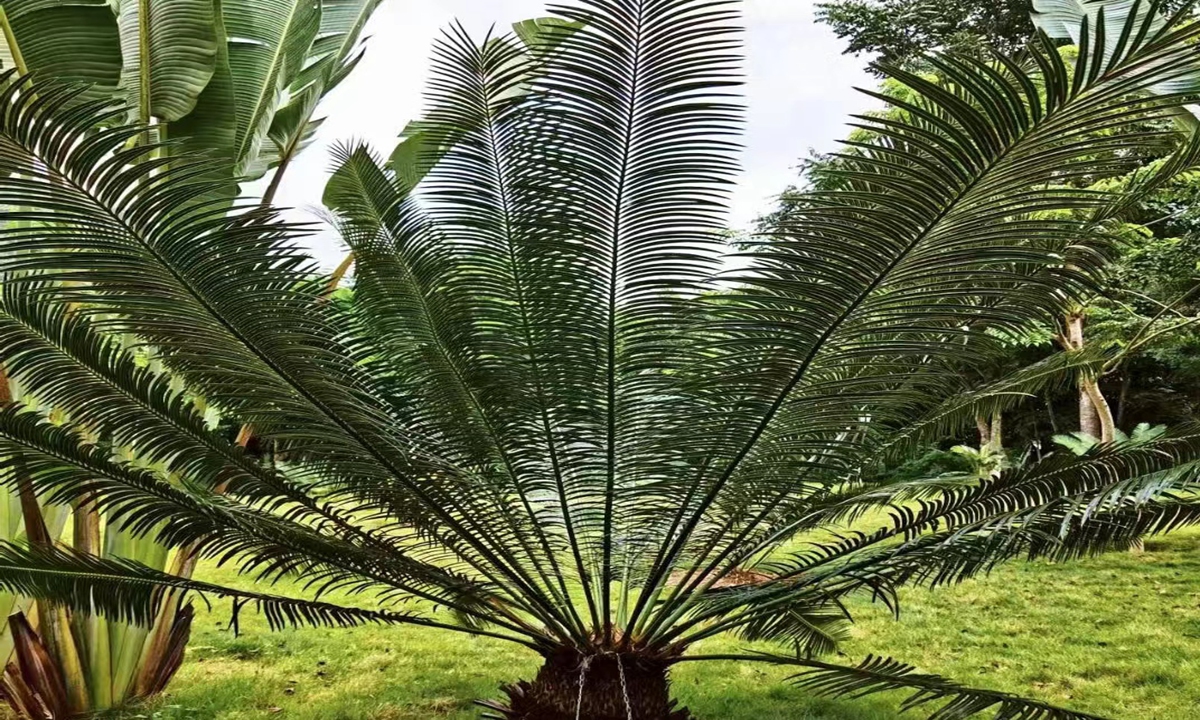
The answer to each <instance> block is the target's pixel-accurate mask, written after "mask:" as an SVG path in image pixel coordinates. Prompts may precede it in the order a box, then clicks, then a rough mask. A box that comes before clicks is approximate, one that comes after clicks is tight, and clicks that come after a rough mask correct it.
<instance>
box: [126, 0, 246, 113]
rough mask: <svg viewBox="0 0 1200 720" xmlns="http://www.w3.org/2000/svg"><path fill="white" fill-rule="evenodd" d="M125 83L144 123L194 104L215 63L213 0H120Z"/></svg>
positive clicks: (127, 91)
mask: <svg viewBox="0 0 1200 720" xmlns="http://www.w3.org/2000/svg"><path fill="white" fill-rule="evenodd" d="M116 10H117V20H118V23H119V28H120V34H121V54H122V60H123V68H122V71H121V87H122V90H123V91H124V93H125V95H126V97H127V98H128V102H129V105H130V107H131V108H135V109H136V110H137V117H139V118H140V119H141V120H142V122H146V121H148V120H149V119H150V118H156V119H158V120H161V121H164V122H173V121H175V120H178V119H180V118H182V117H184V116H185V115H187V114H188V113H190V112H191V111H192V110H193V109H194V108H195V107H196V101H197V99H198V98H199V96H200V93H201V92H203V91H204V88H205V87H207V86H208V83H209V81H210V80H211V79H212V77H213V73H214V72H215V70H216V67H217V55H218V44H219V43H223V41H224V38H220V39H218V37H217V27H218V26H217V23H216V16H215V14H214V12H213V10H214V8H213V0H158V1H153V0H119V1H118V2H117V6H116Z"/></svg>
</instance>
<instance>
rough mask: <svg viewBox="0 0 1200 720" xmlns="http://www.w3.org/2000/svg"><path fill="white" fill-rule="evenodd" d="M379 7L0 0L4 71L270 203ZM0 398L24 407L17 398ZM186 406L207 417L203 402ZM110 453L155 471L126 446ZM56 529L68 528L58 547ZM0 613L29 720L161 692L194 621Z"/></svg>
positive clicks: (117, 546) (121, 548)
mask: <svg viewBox="0 0 1200 720" xmlns="http://www.w3.org/2000/svg"><path fill="white" fill-rule="evenodd" d="M380 2H381V0H291V1H288V0H285V1H272V2H262V1H261V0H223V1H222V0H154V1H153V2H151V1H150V0H112V1H111V2H110V1H109V0H63V1H62V2H53V3H47V2H44V1H42V0H0V68H3V69H6V70H7V69H13V70H16V71H17V72H19V73H22V74H27V73H32V76H33V77H38V76H50V77H53V78H55V79H60V80H65V81H67V82H68V83H72V84H76V85H81V86H83V87H85V88H86V90H85V91H84V92H83V93H82V94H80V96H79V98H80V100H101V101H102V100H112V101H113V102H114V103H119V104H120V105H122V106H124V107H125V108H127V109H128V112H127V113H126V114H124V115H123V116H118V117H115V118H114V121H115V122H132V123H137V124H139V125H140V126H142V127H144V128H145V131H144V132H143V133H141V134H139V135H138V136H136V137H134V138H132V140H131V142H135V143H139V144H141V143H154V144H156V146H157V148H158V149H157V150H156V151H155V153H154V156H153V157H147V158H146V159H147V160H151V161H154V162H163V161H165V162H170V159H171V156H172V155H175V154H181V153H198V154H202V155H204V156H206V157H208V158H210V159H213V160H215V161H217V162H214V163H213V168H214V169H213V171H212V178H211V179H213V180H217V181H223V182H222V183H221V186H220V187H221V188H223V189H222V190H220V191H219V192H217V191H214V194H218V195H224V196H225V197H227V198H232V197H233V196H234V195H235V194H236V183H238V182H240V181H244V180H253V179H257V178H259V177H262V176H263V175H264V174H265V173H267V172H270V171H272V170H274V173H275V174H274V177H273V178H272V181H271V184H270V187H269V188H268V191H267V198H266V199H267V200H269V198H270V196H272V195H274V192H275V190H276V189H277V188H278V184H279V180H280V178H281V177H282V175H283V172H284V170H285V169H286V168H287V165H288V163H289V162H290V161H291V159H292V158H294V157H295V156H296V155H297V154H298V153H299V152H301V151H302V150H303V149H304V148H305V147H306V146H307V145H308V144H309V143H310V142H311V140H312V138H313V136H314V134H315V131H316V129H317V128H318V127H319V125H320V120H316V119H314V116H315V113H316V112H317V110H318V107H319V104H320V101H321V99H322V98H323V97H325V95H326V94H327V93H328V92H329V91H330V90H331V89H332V88H333V87H335V86H336V85H337V84H338V83H340V82H341V81H342V80H343V79H345V77H346V76H347V75H348V74H349V73H350V72H351V71H352V70H353V68H354V67H355V65H356V64H357V62H358V60H359V58H360V57H361V55H362V47H361V43H360V36H361V33H362V29H363V27H364V26H365V24H366V22H367V20H368V18H369V17H370V15H371V13H372V12H373V11H374V10H375V9H376V8H377V7H378V6H379V4H380ZM164 142H165V144H163V143H164ZM26 310H28V311H29V312H36V311H37V310H36V309H35V308H26ZM0 336H3V341H4V342H7V343H11V342H18V343H19V342H21V340H20V339H19V338H15V337H13V336H12V335H11V333H6V332H4V331H0ZM147 362H148V363H149V364H153V363H152V361H150V360H149V359H147ZM5 390H6V391H7V392H9V393H10V394H12V393H14V392H15V393H16V398H17V399H18V400H22V401H26V402H27V401H28V399H27V398H24V397H21V395H20V392H19V389H16V388H8V387H7V386H6V387H5ZM194 402H196V403H197V404H198V405H199V406H201V407H202V412H203V410H204V408H203V405H204V403H203V399H202V398H194ZM112 454H113V457H114V459H118V460H121V461H125V462H131V463H134V464H138V465H144V466H146V467H147V468H152V467H155V466H156V463H154V462H150V461H148V459H147V458H144V457H141V456H140V455H139V450H138V447H137V446H136V445H125V446H117V447H114V448H113V450H112ZM28 500H29V499H28V498H26V502H24V503H22V498H20V497H18V495H17V494H16V493H11V492H7V491H5V492H4V494H2V495H0V532H3V533H4V534H3V539H5V540H17V541H21V540H25V539H26V538H25V536H26V533H25V530H24V528H25V525H26V522H27V521H29V522H32V523H34V524H36V525H38V526H44V527H45V528H46V532H45V536H46V537H45V538H44V539H45V541H46V542H47V543H50V544H53V543H57V542H69V543H70V544H71V545H73V547H74V549H75V550H78V551H80V552H85V553H88V554H92V555H97V556H100V557H106V558H111V559H122V560H130V561H135V562H138V563H141V564H145V565H147V566H149V567H153V568H155V569H158V570H165V571H166V572H168V573H170V574H173V575H176V576H180V577H190V576H191V574H192V572H193V571H194V569H195V566H196V560H197V558H196V556H195V554H194V553H193V552H192V551H191V549H190V548H186V547H184V548H179V549H178V550H175V551H172V552H169V551H168V549H167V548H166V546H164V545H162V544H161V543H158V542H157V541H155V540H154V539H153V538H150V537H146V536H145V535H144V534H140V533H138V534H135V533H131V532H128V531H126V530H122V529H121V528H119V527H117V526H116V525H114V524H113V523H112V522H111V519H110V518H108V517H105V516H104V514H103V513H101V512H99V511H97V510H96V509H95V508H93V507H91V506H89V505H88V504H87V503H76V504H75V505H74V507H72V508H65V507H62V506H58V505H46V504H43V505H42V506H41V507H39V506H38V504H37V503H36V502H33V503H31V502H29V501H28ZM68 520H70V521H71V525H72V531H71V532H70V533H69V535H70V537H69V538H64V533H65V529H66V526H67V521H68ZM32 539H33V538H32V537H31V538H30V540H31V541H32ZM0 610H3V611H5V612H4V614H5V617H11V621H10V623H9V625H8V627H7V628H6V629H7V631H6V632H3V633H0V665H2V664H4V663H6V662H7V661H8V660H10V659H11V660H12V662H8V663H7V668H6V669H5V671H4V673H3V676H2V679H0V684H2V686H3V689H4V692H3V694H4V696H5V697H6V699H7V701H8V703H9V705H10V707H12V708H13V709H14V710H15V711H16V712H17V713H18V715H20V716H22V717H26V718H35V717H36V718H45V717H51V718H65V717H71V716H75V715H81V714H86V713H91V712H94V711H100V710H105V709H109V708H113V707H118V706H121V705H123V704H126V703H127V702H129V701H130V700H133V699H137V698H142V697H147V696H149V695H153V694H155V693H157V692H160V691H161V690H162V689H163V688H164V687H165V685H166V683H167V682H168V681H169V680H170V678H171V677H172V676H173V675H174V673H175V671H176V670H177V669H178V667H179V665H180V663H181V661H182V658H183V650H184V647H185V646H186V642H187V638H188V634H189V631H190V626H191V617H192V610H191V607H190V605H185V604H182V603H181V598H180V596H178V595H166V596H164V597H163V598H162V599H161V603H160V607H159V608H158V611H157V613H156V618H155V621H154V623H153V625H152V626H149V627H142V626H138V625H131V624H128V623H124V622H121V621H119V620H110V619H106V618H99V617H84V616H72V615H71V614H70V613H68V612H66V611H65V610H62V609H61V608H54V607H49V606H48V607H38V608H34V607H33V606H32V605H31V603H30V602H29V601H28V600H25V599H24V598H20V597H17V596H15V595H3V596H0Z"/></svg>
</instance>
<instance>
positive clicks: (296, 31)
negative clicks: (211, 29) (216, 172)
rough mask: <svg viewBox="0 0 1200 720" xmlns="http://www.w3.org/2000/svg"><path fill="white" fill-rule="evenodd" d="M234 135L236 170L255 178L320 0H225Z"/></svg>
mask: <svg viewBox="0 0 1200 720" xmlns="http://www.w3.org/2000/svg"><path fill="white" fill-rule="evenodd" d="M221 12H222V15H223V17H224V21H225V29H226V32H227V33H228V38H229V48H228V53H229V69H230V71H231V73H232V77H233V90H234V100H235V117H236V118H237V136H236V139H235V142H234V146H233V159H234V163H235V165H234V174H235V175H236V176H238V177H239V178H244V179H250V180H252V179H256V178H258V177H261V176H262V174H263V173H265V172H266V171H267V169H268V167H267V165H265V164H264V163H263V162H262V161H261V159H260V154H261V153H262V152H263V147H264V144H266V143H267V142H269V139H268V133H269V132H270V130H271V124H272V123H273V122H274V121H275V113H276V112H278V110H279V108H280V107H282V106H283V105H284V103H285V101H286V93H287V90H288V88H289V87H291V86H292V83H294V82H295V81H296V79H297V78H298V77H299V75H300V73H301V72H302V71H303V70H304V68H305V65H306V63H307V61H308V57H309V50H310V48H311V47H312V44H313V41H314V40H315V39H316V37H317V34H318V32H319V30H320V27H321V3H320V1H319V0H223V1H222V6H221Z"/></svg>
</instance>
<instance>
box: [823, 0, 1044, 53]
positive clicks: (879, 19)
mask: <svg viewBox="0 0 1200 720" xmlns="http://www.w3.org/2000/svg"><path fill="white" fill-rule="evenodd" d="M817 20H819V21H820V22H823V23H825V24H827V25H829V26H830V27H831V28H832V29H833V32H834V33H835V34H836V35H837V36H838V37H839V38H842V39H844V40H846V41H847V44H846V52H847V53H851V54H854V55H859V54H863V53H866V54H870V55H873V56H876V57H877V58H878V59H879V60H880V61H881V62H883V63H886V64H895V65H906V64H909V63H912V62H914V61H919V60H921V59H922V58H924V57H925V56H927V55H928V54H929V53H930V52H932V51H937V50H953V51H955V52H959V53H966V54H971V55H975V56H980V55H982V54H986V52H987V51H988V50H990V49H995V50H999V51H1001V52H1012V51H1015V50H1018V49H1020V48H1022V47H1024V46H1025V44H1026V43H1028V42H1029V41H1030V40H1031V39H1032V38H1033V37H1034V34H1035V32H1034V28H1033V23H1032V22H1031V21H1030V19H1029V0H995V1H994V2H987V3H980V2H970V1H969V0H934V1H933V2H930V0H836V1H835V2H824V3H820V4H818V5H817Z"/></svg>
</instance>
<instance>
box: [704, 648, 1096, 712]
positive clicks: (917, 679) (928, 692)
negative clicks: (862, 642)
mask: <svg viewBox="0 0 1200 720" xmlns="http://www.w3.org/2000/svg"><path fill="white" fill-rule="evenodd" d="M704 659H711V660H737V661H746V662H765V663H771V664H774V665H781V666H784V667H788V666H794V667H798V668H804V670H803V671H802V672H799V673H797V674H796V675H793V676H792V677H791V678H790V679H791V681H792V682H793V683H795V684H796V685H798V686H799V687H802V688H805V689H808V690H812V691H814V692H816V693H818V694H821V695H826V696H830V697H861V696H863V695H869V694H871V693H876V692H888V691H905V690H910V691H912V694H911V695H909V696H908V698H907V699H906V700H905V701H904V702H903V703H902V704H901V708H902V709H903V710H912V709H914V708H921V707H923V706H926V705H931V704H936V703H940V702H944V703H945V704H944V705H941V706H939V707H938V708H937V709H936V710H935V711H933V713H932V714H931V715H930V716H929V720H966V719H967V718H970V717H974V716H976V715H978V714H979V713H983V712H989V711H990V712H992V713H994V714H993V716H992V717H994V718H995V720H1104V719H1103V718H1101V717H1100V716H1098V715H1089V714H1087V713H1081V712H1075V711H1072V710H1066V709H1064V708H1060V707H1056V706H1054V705H1050V704H1049V703H1042V702H1037V701H1036V700H1029V699H1027V698H1021V697H1017V696H1016V695H1012V694H1009V693H1004V692H997V691H995V690H981V689H978V688H969V687H965V686H963V685H960V684H959V683H956V682H954V681H952V680H947V679H946V678H943V677H940V676H938V675H931V674H927V673H922V672H918V671H917V669H916V668H914V667H913V666H911V665H906V664H905V663H902V662H900V661H898V660H893V659H892V658H885V657H874V656H870V657H867V658H866V659H865V660H863V661H862V662H861V663H859V664H858V665H855V666H846V665H835V664H832V663H826V662H820V661H818V660H805V659H803V658H790V657H784V656H781V655H769V654H765V653H763V654H754V655H713V656H706V657H705V658H704Z"/></svg>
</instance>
